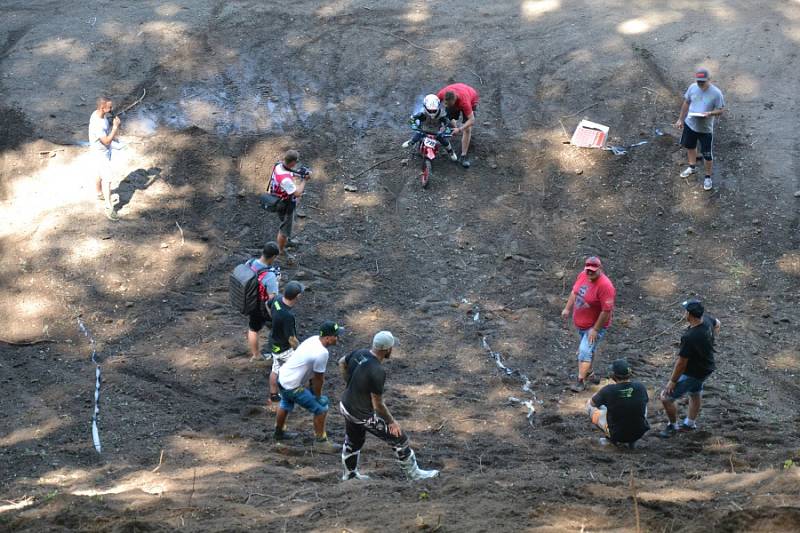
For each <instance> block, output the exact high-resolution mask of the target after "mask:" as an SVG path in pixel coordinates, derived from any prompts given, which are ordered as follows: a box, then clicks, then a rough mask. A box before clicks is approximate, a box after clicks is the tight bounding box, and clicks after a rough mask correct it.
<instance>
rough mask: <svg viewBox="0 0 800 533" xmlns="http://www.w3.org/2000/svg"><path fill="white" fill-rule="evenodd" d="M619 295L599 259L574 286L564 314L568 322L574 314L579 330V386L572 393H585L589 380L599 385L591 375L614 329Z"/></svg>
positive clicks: (589, 262) (594, 259)
mask: <svg viewBox="0 0 800 533" xmlns="http://www.w3.org/2000/svg"><path fill="white" fill-rule="evenodd" d="M616 296H617V291H616V289H615V288H614V285H613V284H612V283H611V280H610V279H608V276H606V275H605V273H604V272H603V264H602V263H601V262H600V258H599V257H594V256H593V257H590V258H589V259H587V260H586V263H585V264H584V269H583V270H582V271H581V273H580V274H578V278H577V279H576V280H575V283H574V284H573V286H572V291H571V292H570V294H569V298H568V299H567V304H566V305H565V306H564V309H563V310H562V311H561V318H563V319H564V320H566V319H567V318H569V315H570V313H572V321H573V323H574V324H575V327H576V328H577V329H578V336H579V337H580V344H579V345H578V382H577V383H576V384H575V385H573V386H572V387H571V389H572V391H573V392H582V391H583V390H585V389H586V380H587V379H588V380H591V381H593V382H595V383H599V382H600V380H599V379H597V378H596V376H594V373H593V372H592V359H593V358H594V354H595V351H596V350H597V345H598V344H599V343H600V341H601V340H602V339H603V337H604V336H605V334H606V331H607V330H608V327H609V326H610V325H611V313H612V311H613V310H614V301H615V299H616Z"/></svg>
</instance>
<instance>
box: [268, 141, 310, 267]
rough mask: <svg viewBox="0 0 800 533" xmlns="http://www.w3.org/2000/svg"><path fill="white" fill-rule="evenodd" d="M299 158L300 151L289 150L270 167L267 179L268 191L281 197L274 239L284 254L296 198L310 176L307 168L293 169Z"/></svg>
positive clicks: (290, 229)
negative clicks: (278, 223)
mask: <svg viewBox="0 0 800 533" xmlns="http://www.w3.org/2000/svg"><path fill="white" fill-rule="evenodd" d="M299 160H300V153H299V152H298V151H297V150H289V151H288V152H286V155H284V156H283V161H282V162H281V163H276V164H275V166H274V167H272V176H271V177H270V180H269V189H268V191H269V193H270V194H274V195H276V196H277V197H279V198H280V199H281V201H280V202H278V205H277V208H276V212H277V213H278V218H279V219H280V221H281V224H280V226H279V227H278V236H277V237H276V239H275V240H277V241H278V248H279V249H280V253H282V254H286V245H287V244H288V243H289V239H290V238H291V237H292V227H293V226H294V220H295V216H296V215H295V212H296V210H297V200H298V199H299V198H300V197H301V196H303V192H304V191H305V189H306V180H307V179H310V177H311V171H310V170H309V169H307V168H305V167H300V168H298V169H295V167H297V162H298V161H299ZM287 259H288V257H287Z"/></svg>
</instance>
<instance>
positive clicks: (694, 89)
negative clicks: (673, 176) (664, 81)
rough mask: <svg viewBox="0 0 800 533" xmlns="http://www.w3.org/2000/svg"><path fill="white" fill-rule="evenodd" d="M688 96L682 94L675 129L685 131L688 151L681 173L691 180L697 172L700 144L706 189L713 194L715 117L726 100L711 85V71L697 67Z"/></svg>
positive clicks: (682, 138) (683, 138)
mask: <svg viewBox="0 0 800 533" xmlns="http://www.w3.org/2000/svg"><path fill="white" fill-rule="evenodd" d="M694 80H695V81H694V83H692V84H691V85H690V86H689V88H688V89H686V94H684V95H683V105H682V106H681V114H680V117H679V118H678V121H677V122H676V123H675V127H676V128H678V129H683V134H682V135H681V146H684V147H685V148H686V149H687V150H688V159H689V166H688V167H686V169H685V170H684V171H683V172H681V177H682V178H688V177H689V176H691V175H692V174H695V173H696V172H697V143H698V142H699V143H700V154H701V155H702V158H703V161H704V170H705V178H704V179H703V189H704V190H706V191H710V190H711V189H712V187H713V183H712V181H711V172H712V170H713V165H714V151H713V141H714V117H717V116H719V115H721V114H722V112H723V111H724V110H725V99H724V97H723V96H722V91H720V90H719V88H717V86H716V85H712V84H711V74H709V72H708V69H705V68H698V69H697V71H696V72H695V74H694Z"/></svg>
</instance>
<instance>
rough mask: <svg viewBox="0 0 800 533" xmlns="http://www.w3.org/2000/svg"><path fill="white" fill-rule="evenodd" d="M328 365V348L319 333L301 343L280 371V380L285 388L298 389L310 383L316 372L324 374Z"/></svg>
mask: <svg viewBox="0 0 800 533" xmlns="http://www.w3.org/2000/svg"><path fill="white" fill-rule="evenodd" d="M327 366H328V349H327V348H326V347H324V346H323V345H322V342H321V341H320V340H319V335H314V336H313V337H309V338H307V339H306V340H304V341H303V342H301V343H300V346H298V347H297V349H296V350H295V351H294V353H293V354H292V355H291V357H289V359H288V360H287V361H286V362H285V363H283V366H281V370H280V372H279V373H278V382H279V383H280V384H281V387H283V388H284V389H289V390H291V389H296V388H298V387H300V386H301V385H305V384H306V383H308V380H309V379H311V375H312V374H313V373H314V372H316V373H318V374H324V373H325V368H326V367H327Z"/></svg>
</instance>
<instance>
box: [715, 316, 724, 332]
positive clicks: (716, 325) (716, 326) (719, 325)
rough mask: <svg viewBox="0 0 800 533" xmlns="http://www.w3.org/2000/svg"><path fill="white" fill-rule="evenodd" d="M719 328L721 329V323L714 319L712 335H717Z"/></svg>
mask: <svg viewBox="0 0 800 533" xmlns="http://www.w3.org/2000/svg"><path fill="white" fill-rule="evenodd" d="M721 327H722V322H720V321H719V319H716V321H715V322H714V335H719V328H721Z"/></svg>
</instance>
